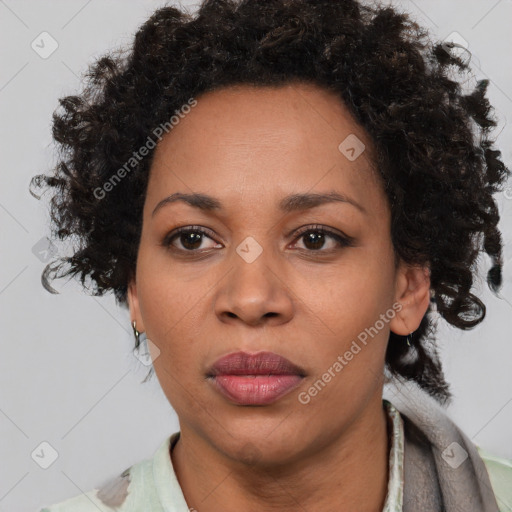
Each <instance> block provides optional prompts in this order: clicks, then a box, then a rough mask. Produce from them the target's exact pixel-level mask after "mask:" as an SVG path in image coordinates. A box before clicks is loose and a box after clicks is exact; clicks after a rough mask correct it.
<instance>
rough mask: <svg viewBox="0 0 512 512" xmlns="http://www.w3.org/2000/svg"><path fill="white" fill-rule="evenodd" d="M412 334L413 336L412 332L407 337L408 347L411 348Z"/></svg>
mask: <svg viewBox="0 0 512 512" xmlns="http://www.w3.org/2000/svg"><path fill="white" fill-rule="evenodd" d="M411 334H412V332H411V333H410V334H408V335H407V345H409V347H410V346H411V343H410V342H409V338H410V337H411ZM411 339H412V338H411Z"/></svg>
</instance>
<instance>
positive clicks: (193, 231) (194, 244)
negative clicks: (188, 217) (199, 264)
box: [162, 226, 213, 252]
mask: <svg viewBox="0 0 512 512" xmlns="http://www.w3.org/2000/svg"><path fill="white" fill-rule="evenodd" d="M205 238H208V239H210V240H212V241H213V239H212V238H211V237H210V236H209V230H206V229H204V228H201V227H199V226H190V227H183V228H178V229H177V230H175V231H172V232H171V233H169V234H168V235H167V236H166V237H165V238H164V240H163V242H162V245H163V246H165V247H171V246H172V247H173V248H175V249H176V250H178V251H185V252H199V250H204V249H208V247H207V248H204V247H202V248H201V244H202V243H203V241H204V240H205ZM176 240H179V243H180V244H181V246H182V247H176V246H175V244H174V242H175V241H176Z"/></svg>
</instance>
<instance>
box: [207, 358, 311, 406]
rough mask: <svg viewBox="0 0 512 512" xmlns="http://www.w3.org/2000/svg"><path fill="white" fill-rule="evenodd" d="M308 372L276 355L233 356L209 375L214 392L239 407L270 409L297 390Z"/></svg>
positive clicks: (213, 368) (218, 363)
mask: <svg viewBox="0 0 512 512" xmlns="http://www.w3.org/2000/svg"><path fill="white" fill-rule="evenodd" d="M305 376H306V372H305V371H304V370H303V369H302V368H301V367H299V366H297V365H295V364H293V363H292V362H291V361H289V360H288V359H286V358H284V357H282V356H280V355H278V354H275V353H273V352H259V353H257V354H249V353H247V352H234V353H231V354H228V355H227V356H224V357H221V358H220V359H218V360H217V361H216V362H215V364H214V365H213V366H212V367H211V368H210V369H209V371H208V373H207V374H206V377H207V380H208V381H209V382H210V383H211V384H212V386H213V388H214V389H215V390H216V391H218V392H219V393H220V394H221V395H223V396H224V397H225V398H227V399H228V400H229V401H231V402H233V403H235V404H238V405H269V404H271V403H274V402H276V401H277V400H279V399H280V398H281V397H283V396H285V395H286V394H288V393H289V392H290V391H292V390H293V389H294V388H296V387H297V386H298V385H299V384H300V383H301V382H302V379H303V378H304V377H305Z"/></svg>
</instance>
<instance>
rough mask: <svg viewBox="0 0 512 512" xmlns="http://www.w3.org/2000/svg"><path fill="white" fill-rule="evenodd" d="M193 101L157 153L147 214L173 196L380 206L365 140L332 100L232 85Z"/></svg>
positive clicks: (299, 87)
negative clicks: (308, 198)
mask: <svg viewBox="0 0 512 512" xmlns="http://www.w3.org/2000/svg"><path fill="white" fill-rule="evenodd" d="M196 101H197V104H196V105H195V106H194V107H192V108H191V109H190V111H189V113H187V114H186V115H183V116H182V118H181V119H180V121H179V123H178V124H176V125H174V127H173V128H172V130H170V131H169V133H167V134H166V135H164V137H163V138H162V140H161V141H160V142H159V143H158V145H157V148H156V149H155V154H154V158H153V163H152V168H151V173H150V179H149V184H148V190H147V204H148V208H154V206H155V204H157V202H158V201H160V200H161V199H162V197H163V195H164V194H166V195H168V194H171V193H173V192H177V191H179V192H183V193H191V192H206V191H209V192H210V193H211V194H212V195H216V196H218V197H224V198H232V199H233V201H235V200H238V201H242V200H243V201H244V202H245V204H247V202H256V203H261V202H262V201H264V200H265V199H264V198H269V200H270V201H271V202H272V203H275V202H276V200H277V199H278V197H279V196H283V195H287V194H290V193H304V192H306V191H309V192H324V191H332V190H338V191H339V192H340V193H344V194H346V195H351V196H352V197H354V198H355V199H356V200H357V201H358V202H360V203H366V202H370V203H371V202H373V203H374V204H375V205H378V204H379V201H380V202H382V197H380V198H379V197H377V196H379V194H380V196H381V195H382V193H381V191H380V190H378V189H379V185H380V184H379V183H378V180H377V178H376V176H375V174H376V173H375V172H374V170H373V169H372V165H373V164H372V158H371V152H372V151H373V148H372V145H371V140H370V138H369V136H368V134H367V133H366V132H365V130H364V129H363V128H362V127H361V126H360V125H359V124H358V123H357V122H356V121H355V119H354V118H353V116H352V115H351V114H350V112H349V111H348V109H347V108H346V106H345V105H344V103H343V102H342V101H341V100H340V99H339V98H338V96H337V95H336V94H335V93H333V92H331V91H328V90H325V89H323V88H321V87H319V86H316V85H312V84H305V83H295V84H287V85H284V86H279V87H266V86H265V87H255V86H251V85H236V86H230V87H225V88H222V89H219V90H216V91H210V92H207V93H205V94H203V95H201V96H199V97H197V98H196ZM347 149H348V150H351V149H354V150H355V158H354V152H352V153H350V152H348V153H347ZM372 188H373V189H375V190H372ZM226 201H228V202H229V200H228V199H226Z"/></svg>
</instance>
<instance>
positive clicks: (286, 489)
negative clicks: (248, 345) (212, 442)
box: [171, 396, 390, 512]
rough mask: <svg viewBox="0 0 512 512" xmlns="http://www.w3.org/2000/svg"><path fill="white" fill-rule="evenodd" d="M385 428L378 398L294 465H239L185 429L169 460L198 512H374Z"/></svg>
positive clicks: (384, 481) (383, 484)
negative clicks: (274, 511) (357, 416)
mask: <svg viewBox="0 0 512 512" xmlns="http://www.w3.org/2000/svg"><path fill="white" fill-rule="evenodd" d="M389 433H390V425H389V423H388V419H387V415H386V412H385V410H384V406H383V403H382V396H379V397H376V398H375V399H374V400H372V401H371V402H369V403H368V404H367V407H366V408H365V409H364V411H363V414H362V415H361V417H359V418H357V419H356V420H355V421H354V422H353V423H352V424H351V426H350V427H348V428H347V429H346V430H345V431H344V432H343V434H341V435H340V436H338V437H337V438H335V439H334V440H333V442H331V443H330V444H327V445H325V447H324V448H323V449H322V450H319V451H317V452H315V453H314V454H312V455H310V456H308V457H305V458H302V459H301V460H300V461H298V462H295V463H293V464H289V465H286V466H285V465H283V466H279V467H273V468H268V467H265V468H263V467H259V466H258V465H253V466H248V465H247V464H237V463H236V462H233V460H232V459H229V458H227V457H223V456H221V455H219V452H217V451H215V450H212V449H208V447H207V446H205V441H204V440H203V439H201V438H199V437H198V436H197V435H196V434H195V433H194V432H193V431H192V430H189V429H183V428H182V430H181V434H180V439H179V441H178V442H177V444H176V445H175V447H174V449H173V451H172V454H171V457H172V462H173V466H174V471H175V473H176V476H177V478H178V482H179V484H180V486H181V489H182V491H183V494H184V496H185V499H186V501H187V504H188V505H189V507H191V510H194V509H195V510H197V511H198V512H202V511H203V510H208V512H221V511H222V512H226V511H235V510H269V511H271V510H276V511H277V510H279V511H280V512H292V511H293V512H295V511H297V510H298V509H303V510H308V511H311V512H313V511H316V510H321V511H322V512H330V511H333V512H334V511H336V512H344V511H347V512H348V511H353V510H358V511H359V512H377V511H381V510H382V508H383V506H384V501H385V498H386V493H387V486H388V460H389V448H390V445H389Z"/></svg>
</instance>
